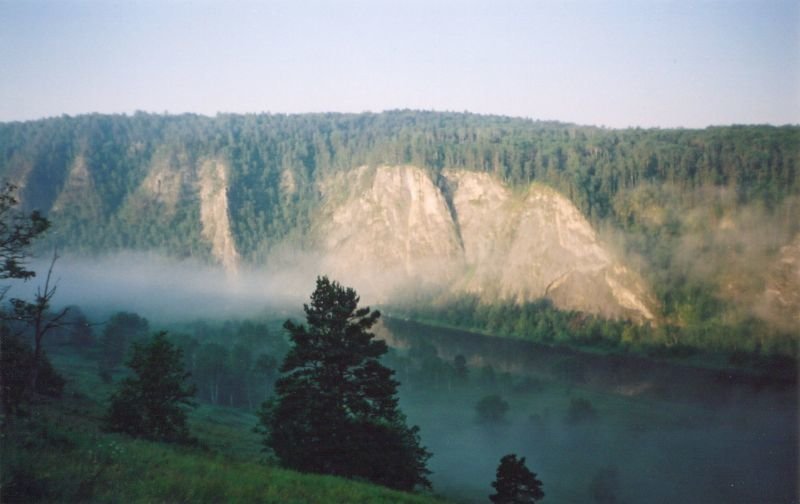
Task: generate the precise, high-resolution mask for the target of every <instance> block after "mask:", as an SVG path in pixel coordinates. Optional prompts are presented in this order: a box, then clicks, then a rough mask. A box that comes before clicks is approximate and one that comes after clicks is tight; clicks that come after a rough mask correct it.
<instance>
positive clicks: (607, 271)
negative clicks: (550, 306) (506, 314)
mask: <svg viewBox="0 0 800 504" xmlns="http://www.w3.org/2000/svg"><path fill="white" fill-rule="evenodd" d="M446 177H447V180H448V185H449V187H450V192H451V194H452V198H453V204H454V208H455V214H456V215H457V217H458V219H459V227H460V230H461V237H462V239H463V242H464V253H465V260H466V270H465V271H466V274H465V275H464V277H463V279H462V281H461V282H459V283H458V284H457V286H456V288H457V289H459V288H460V289H463V290H465V291H467V292H471V293H476V294H479V295H481V296H482V297H483V298H484V299H486V300H487V301H489V302H491V301H494V300H498V299H500V300H513V301H516V302H525V301H532V300H535V299H538V298H541V297H549V298H551V299H552V300H553V301H554V302H555V303H556V305H557V306H560V307H562V308H567V309H577V310H582V311H587V312H591V313H598V314H603V315H606V316H612V317H631V318H635V319H640V320H642V319H652V318H653V316H654V315H653V308H652V307H653V306H654V305H655V302H654V300H653V299H652V298H651V296H650V295H649V293H648V290H647V289H646V288H645V286H644V283H643V281H642V280H641V278H639V277H638V275H636V274H635V273H633V272H632V271H630V270H628V269H627V268H626V267H625V266H624V265H623V264H622V263H621V262H620V261H618V260H616V259H615V258H614V257H613V256H612V254H611V253H609V251H608V250H607V249H605V248H604V247H603V245H602V243H601V242H600V240H599V239H598V237H597V233H596V232H595V231H594V229H592V227H591V225H590V224H589V222H588V221H587V220H586V218H585V217H583V215H581V213H580V212H579V211H578V209H577V208H575V206H574V205H573V204H572V203H571V202H570V201H569V200H567V199H566V198H565V197H563V196H562V195H560V194H558V193H557V192H556V191H554V190H552V189H550V188H548V187H546V186H542V185H540V184H532V185H530V186H529V187H528V188H526V189H525V190H517V191H512V190H510V189H509V188H507V187H504V186H503V185H502V184H501V183H500V182H499V181H497V180H496V179H494V178H492V177H491V176H489V175H487V174H481V173H474V172H466V171H448V172H446Z"/></svg>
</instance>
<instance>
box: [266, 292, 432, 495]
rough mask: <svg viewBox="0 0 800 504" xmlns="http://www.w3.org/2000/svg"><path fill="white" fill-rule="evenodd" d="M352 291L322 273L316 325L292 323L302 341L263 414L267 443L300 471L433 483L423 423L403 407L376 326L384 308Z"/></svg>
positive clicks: (409, 486)
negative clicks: (414, 422)
mask: <svg viewBox="0 0 800 504" xmlns="http://www.w3.org/2000/svg"><path fill="white" fill-rule="evenodd" d="M358 302H359V297H358V296H357V294H356V292H355V291H354V290H353V289H351V288H345V287H342V286H341V285H340V284H339V283H337V282H331V281H330V280H329V279H328V278H327V277H321V278H317V286H316V290H315V291H314V293H313V294H312V295H311V303H310V304H307V305H304V306H303V308H304V310H305V313H306V321H307V324H308V326H305V325H302V324H301V325H297V324H295V323H293V322H292V321H286V323H285V324H284V327H285V328H286V330H287V331H288V332H289V334H290V336H291V340H292V342H293V343H294V346H293V347H292V348H291V350H290V351H289V353H288V354H287V355H286V358H285V360H284V362H283V365H282V366H281V373H282V376H281V377H280V378H279V379H278V381H277V383H276V396H275V398H273V399H272V400H271V401H269V402H267V403H265V404H264V406H263V407H262V410H261V412H260V416H261V425H262V427H263V431H264V432H265V434H266V437H265V445H266V447H267V448H269V449H271V450H272V451H273V452H274V453H275V455H276V456H277V457H278V458H279V459H280V461H281V462H282V463H283V464H284V465H285V466H287V467H290V468H292V469H296V470H300V471H304V472H315V473H322V474H333V475H337V476H343V477H351V478H363V479H367V480H369V481H372V482H374V483H377V484H381V485H384V486H388V487H392V488H397V489H401V490H413V489H414V488H416V487H430V482H429V481H428V479H427V474H429V471H428V470H427V468H426V466H425V464H426V461H427V459H428V458H429V457H430V454H429V453H428V452H427V450H426V449H425V448H424V447H422V446H420V439H419V434H418V430H419V429H418V428H417V427H411V428H409V427H407V426H406V423H405V416H404V415H403V414H402V412H401V411H400V409H399V407H398V400H397V397H396V396H397V386H398V385H399V383H398V382H397V381H395V380H394V379H393V377H392V376H393V375H394V371H392V370H390V369H388V368H386V367H385V366H383V365H382V364H381V363H380V361H379V359H380V357H381V356H382V355H383V354H385V353H386V352H387V347H386V343H385V342H383V341H380V340H375V339H374V334H372V333H371V332H369V330H370V328H371V327H372V326H373V325H374V324H375V323H376V322H377V320H378V317H380V313H379V312H378V311H373V310H370V308H368V307H367V308H359V307H358Z"/></svg>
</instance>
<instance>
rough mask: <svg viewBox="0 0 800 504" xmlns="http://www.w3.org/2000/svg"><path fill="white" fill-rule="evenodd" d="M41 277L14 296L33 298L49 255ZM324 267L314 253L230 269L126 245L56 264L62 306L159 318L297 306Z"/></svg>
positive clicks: (41, 268) (36, 264)
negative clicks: (287, 263) (283, 264)
mask: <svg viewBox="0 0 800 504" xmlns="http://www.w3.org/2000/svg"><path fill="white" fill-rule="evenodd" d="M30 266H31V267H32V268H33V269H34V270H35V271H36V272H37V276H36V277H35V278H34V279H32V280H29V281H27V282H24V283H23V282H17V283H16V284H14V285H13V287H12V289H11V290H10V291H9V294H8V296H10V297H18V298H31V297H32V295H33V294H34V292H35V291H36V288H37V287H39V286H41V285H42V284H43V283H44V280H45V275H46V274H47V268H48V267H49V262H48V261H46V260H44V259H43V258H40V259H38V260H36V261H33V262H32V263H31V265H30ZM317 274H318V271H317V269H316V268H315V267H313V264H312V261H311V259H308V260H305V261H304V260H302V259H301V260H298V261H297V263H296V265H295V266H294V267H293V268H291V269H289V268H282V269H276V268H273V269H267V268H263V269H256V268H249V267H241V268H240V269H239V270H238V271H235V272H231V271H225V270H223V269H222V268H221V267H219V266H211V265H208V264H204V263H202V262H200V261H197V260H192V259H172V258H168V257H165V256H162V255H159V254H156V253H143V252H121V253H117V254H114V255H108V256H102V257H96V258H85V257H77V256H73V255H69V254H64V255H63V256H61V257H59V259H58V260H57V261H56V263H55V266H54V268H53V279H54V280H57V282H58V283H57V286H58V291H57V293H56V296H55V298H54V305H55V306H56V307H57V306H66V305H77V306H79V307H80V308H81V309H82V310H84V311H86V312H87V313H107V312H110V311H122V310H124V311H131V312H136V313H140V314H142V315H144V316H146V317H147V318H148V319H151V320H153V321H156V322H174V321H182V320H193V319H199V318H204V319H224V318H235V317H246V316H253V315H255V314H258V313H259V312H261V311H263V310H265V309H267V308H269V309H271V310H273V311H274V310H297V309H299V308H300V307H301V306H302V303H303V302H306V301H307V299H308V292H309V291H310V289H311V288H312V287H313V285H314V279H315V278H316V275H317Z"/></svg>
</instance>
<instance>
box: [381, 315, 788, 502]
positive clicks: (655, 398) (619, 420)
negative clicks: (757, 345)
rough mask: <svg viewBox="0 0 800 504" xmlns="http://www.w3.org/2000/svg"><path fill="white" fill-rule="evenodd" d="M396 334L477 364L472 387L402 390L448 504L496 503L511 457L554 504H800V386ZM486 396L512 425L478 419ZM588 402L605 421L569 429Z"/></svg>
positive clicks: (444, 332)
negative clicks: (493, 397)
mask: <svg viewBox="0 0 800 504" xmlns="http://www.w3.org/2000/svg"><path fill="white" fill-rule="evenodd" d="M384 323H385V326H386V329H387V330H388V333H389V336H388V339H390V343H391V344H392V345H393V346H395V347H397V348H400V349H401V350H400V352H401V353H402V352H403V351H406V350H407V351H410V350H409V349H413V348H414V347H415V346H419V345H424V344H425V343H422V342H428V343H430V344H432V345H433V346H434V347H435V348H436V352H437V354H438V356H439V357H440V358H441V360H442V361H443V362H450V363H452V362H453V359H454V357H455V356H456V355H459V354H460V355H463V356H464V357H465V359H466V361H467V362H468V363H469V365H470V368H469V369H470V378H469V381H468V383H465V384H460V385H459V384H453V383H438V384H437V383H435V382H431V383H429V384H427V385H421V384H414V383H413V380H412V381H411V382H410V383H409V384H408V385H407V386H406V385H405V383H404V385H403V386H401V406H402V408H403V410H404V411H405V412H406V413H407V415H408V418H409V422H410V423H412V424H417V425H419V426H420V428H421V435H422V441H423V444H425V445H426V446H427V447H428V448H429V449H430V450H431V451H432V452H433V453H434V456H433V458H431V460H430V463H429V467H430V469H431V470H432V471H433V475H432V481H433V483H434V487H435V489H436V490H437V492H439V493H443V494H444V495H446V496H448V497H451V498H455V499H457V500H459V501H464V502H486V499H487V496H488V495H489V493H491V487H490V483H491V481H493V480H494V477H495V470H496V468H497V464H498V462H499V460H500V458H501V457H502V456H503V455H505V454H507V453H516V454H518V455H519V456H524V457H527V465H528V467H529V468H530V469H531V470H532V471H534V472H535V473H537V475H538V477H539V479H541V480H542V481H543V483H544V491H545V494H546V497H545V502H559V503H560V502H575V503H578V502H617V503H625V502H627V503H639V502H648V503H660V502H664V503H667V502H670V503H671V502H698V503H699V502H702V503H717V502H719V503H790V502H797V499H798V485H797V481H798V409H797V408H798V401H797V383H796V381H792V380H789V379H772V380H768V379H766V378H763V377H757V376H750V375H746V374H744V373H730V372H723V371H715V370H708V369H699V368H693V367H688V366H680V365H676V364H672V363H666V362H662V361H654V360H651V359H648V358H646V357H640V356H632V355H630V356H628V355H624V356H619V355H616V356H605V355H598V354H586V353H581V352H577V351H574V350H569V349H564V348H551V347H546V346H541V345H536V344H533V343H529V342H523V341H515V340H507V339H501V338H493V337H489V336H483V335H479V334H474V333H468V332H465V331H459V330H453V329H443V328H434V327H430V326H426V325H423V324H419V323H415V322H409V321H404V320H400V319H394V318H389V317H387V318H386V319H385V320H384ZM403 349H406V350H403ZM487 366H491V368H492V371H493V372H488V371H487V370H486V367H487ZM398 377H399V379H400V381H401V382H403V381H404V380H403V377H404V375H403V372H402V370H398ZM488 394H498V395H500V396H501V397H503V398H504V399H505V400H506V401H507V402H508V403H509V405H510V409H509V412H508V414H507V416H506V419H505V421H503V422H499V423H493V424H486V423H480V422H478V421H477V420H476V413H475V404H476V403H477V402H478V401H479V400H480V399H481V398H482V397H484V396H486V395H488ZM577 398H580V399H585V400H587V401H589V402H590V404H591V405H592V407H593V410H594V413H593V415H591V416H589V417H588V418H584V419H579V420H577V421H576V420H575V419H574V418H570V416H569V409H570V405H571V404H572V402H573V400H575V399H577Z"/></svg>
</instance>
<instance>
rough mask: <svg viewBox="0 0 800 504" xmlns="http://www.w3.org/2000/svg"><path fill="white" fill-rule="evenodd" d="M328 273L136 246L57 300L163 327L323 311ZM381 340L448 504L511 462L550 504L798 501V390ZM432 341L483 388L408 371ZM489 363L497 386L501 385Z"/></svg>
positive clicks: (626, 365)
mask: <svg viewBox="0 0 800 504" xmlns="http://www.w3.org/2000/svg"><path fill="white" fill-rule="evenodd" d="M31 266H32V267H33V268H34V269H35V270H36V271H37V272H39V275H38V276H37V277H36V278H35V279H33V280H31V281H28V282H25V283H17V284H15V285H14V286H13V287H12V290H11V292H10V293H9V296H10V297H29V296H30V295H31V294H32V293H33V292H34V291H35V289H36V288H37V286H40V285H41V284H42V283H43V282H44V275H45V274H46V271H47V266H48V263H47V261H45V260H44V258H41V259H40V260H39V261H37V262H35V263H32V264H31ZM318 274H319V263H318V259H317V258H316V257H313V256H309V255H301V254H294V255H292V254H289V255H287V256H286V257H285V258H284V260H282V261H278V262H276V263H273V266H272V267H271V268H269V269H267V268H262V269H248V268H245V267H242V268H241V269H240V270H239V271H238V272H236V273H232V272H225V271H223V270H222V269H220V268H218V267H213V266H208V265H204V264H202V263H200V262H198V261H193V260H177V259H168V258H165V257H163V256H159V255H157V254H152V253H133V252H127V253H121V254H116V255H113V256H105V257H99V258H94V259H86V258H77V257H74V256H70V255H64V256H63V257H61V258H59V260H58V261H57V263H56V265H55V269H54V278H56V279H58V293H57V295H56V304H57V305H78V306H80V308H81V309H82V310H83V311H84V312H86V313H87V314H89V316H90V318H92V317H93V315H94V316H102V315H103V314H109V313H111V312H114V311H123V310H124V311H131V312H136V313H139V314H140V315H142V316H144V317H146V318H148V319H149V320H150V321H151V322H154V323H155V324H159V323H168V322H175V321H181V320H183V321H191V320H197V319H207V320H213V319H217V320H227V319H231V318H247V317H253V316H257V315H259V314H265V313H267V314H268V316H270V317H273V318H281V317H283V318H285V317H286V316H287V314H291V315H294V314H296V313H297V312H298V311H299V309H300V307H301V306H302V304H303V303H304V302H307V301H308V296H309V293H310V292H311V290H313V285H314V279H315V278H316V276H317V275H318ZM697 274H704V273H703V272H697ZM355 287H356V289H357V290H358V289H359V286H358V285H356V286H355ZM359 292H360V291H359ZM364 301H365V303H364V304H367V303H369V302H370V299H369V298H365V299H364ZM94 320H95V321H97V320H98V319H97V318H95V319H94ZM404 324H405V325H404ZM378 332H379V336H381V337H386V338H387V339H388V340H389V342H390V343H391V344H392V345H393V346H394V347H396V348H397V350H394V351H393V352H394V357H393V358H389V359H387V364H389V365H392V366H394V367H395V368H396V369H397V371H398V373H397V377H398V379H399V380H400V381H401V383H402V386H401V388H400V394H401V407H402V409H403V411H404V412H405V413H406V414H407V416H408V420H409V423H410V424H417V425H419V426H420V427H421V432H420V434H421V437H422V442H423V444H424V445H426V446H427V447H428V449H429V450H430V451H431V452H432V453H433V454H434V455H433V457H432V458H431V460H430V462H429V467H430V469H431V470H432V471H433V474H432V476H431V479H432V481H433V483H434V489H435V491H436V492H437V493H439V494H442V495H444V496H446V497H448V498H451V499H455V500H457V501H462V502H486V500H487V496H488V495H489V493H490V492H491V487H490V483H491V481H493V479H494V477H495V470H496V468H497V464H498V463H499V460H500V458H501V457H502V456H503V455H505V454H508V453H516V454H518V455H519V456H524V457H526V458H527V465H528V467H529V468H530V469H531V470H533V471H534V472H536V473H537V475H538V477H539V479H541V480H542V481H543V483H544V491H545V493H546V497H545V502H564V503H569V502H575V503H579V502H606V503H610V502H616V503H624V502H627V503H638V502H665V503H666V502H704V503H716V502H719V503H738V502H741V503H753V502H764V503H772V502H775V503H782V502H794V501H796V500H797V498H798V488H797V483H796V482H797V476H798V432H797V425H798V424H797V422H798V413H797V384H796V383H762V382H755V381H752V380H748V379H746V378H742V377H737V376H733V375H728V374H727V373H722V374H720V373H718V372H714V371H703V370H692V369H691V368H680V367H677V366H675V365H672V364H665V363H658V362H651V361H647V360H646V359H642V358H637V357H635V356H605V355H599V354H581V353H579V352H575V351H570V350H565V349H560V350H549V351H548V350H546V349H545V348H544V347H537V346H535V345H533V346H531V345H530V344H527V343H524V342H519V341H512V340H500V339H494V338H488V337H484V336H479V335H474V334H469V333H465V332H462V331H446V330H442V329H432V328H429V327H426V326H424V325H421V324H413V323H408V322H402V321H399V322H398V321H394V322H393V321H392V320H391V319H388V320H386V323H385V324H384V325H383V326H382V327H381V328H380V330H379V331H378ZM421 341H422V342H426V343H428V344H432V345H433V346H434V347H435V349H436V354H438V357H437V358H438V359H439V362H440V364H441V365H443V366H445V367H446V366H447V365H450V363H452V362H453V358H454V356H455V355H458V354H462V355H464V356H465V357H466V361H467V362H468V363H470V368H469V378H468V380H466V381H465V382H462V383H460V384H459V383H454V382H453V381H452V380H451V379H450V378H445V379H442V378H441V376H440V377H439V378H434V379H433V380H432V381H431V380H428V379H422V378H420V376H421V375H422V374H424V373H423V372H422V371H421V370H416V371H415V370H414V369H413V366H412V365H409V364H407V363H406V364H402V363H403V362H404V361H402V359H404V358H406V359H408V357H407V355H409V354H410V352H411V350H412V349H413V348H414V347H415V345H419V344H420V342H421ZM393 359H394V361H393ZM485 366H492V368H493V370H494V372H496V373H497V376H496V377H494V374H493V375H492V376H493V377H492V379H487V378H486V377H485V374H486V372H485V369H484V367H485ZM409 369H411V370H410V371H409ZM426 380H427V381H426ZM487 394H499V395H500V396H502V397H503V398H504V399H505V400H507V401H508V402H509V404H510V411H509V413H508V415H507V417H506V419H505V421H503V422H499V423H494V424H487V423H480V422H478V421H477V418H476V412H475V404H476V403H477V401H479V400H480V399H481V398H482V397H484V396H486V395H487ZM576 398H580V399H586V400H588V401H589V402H590V403H591V405H592V407H593V408H594V410H595V413H596V414H595V415H594V416H593V417H591V418H588V419H584V420H581V421H577V422H576V421H570V420H569V419H568V411H569V408H570V404H571V401H572V400H573V399H576Z"/></svg>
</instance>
